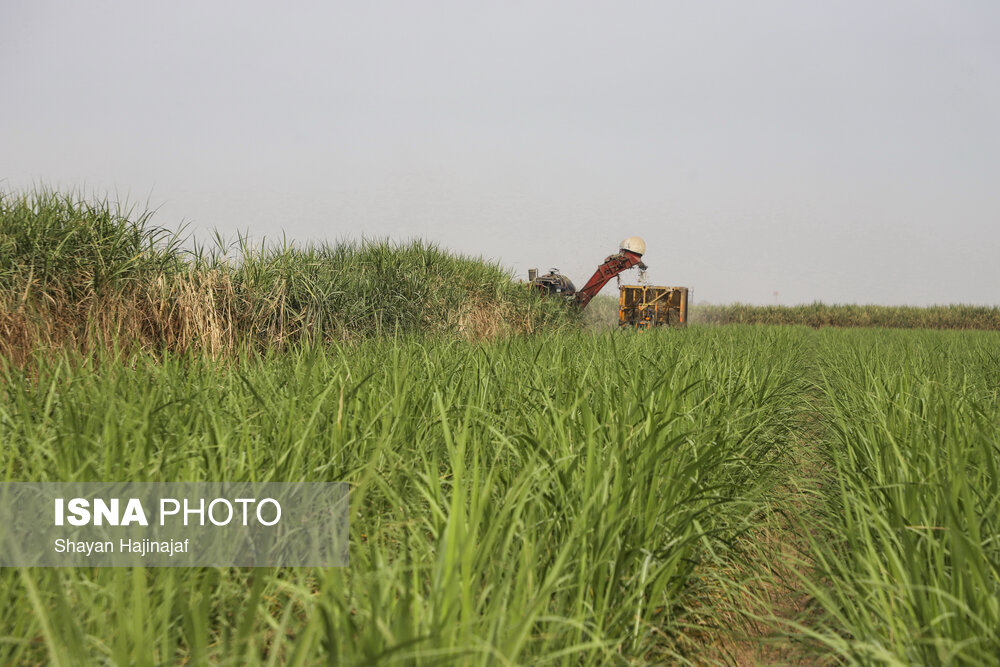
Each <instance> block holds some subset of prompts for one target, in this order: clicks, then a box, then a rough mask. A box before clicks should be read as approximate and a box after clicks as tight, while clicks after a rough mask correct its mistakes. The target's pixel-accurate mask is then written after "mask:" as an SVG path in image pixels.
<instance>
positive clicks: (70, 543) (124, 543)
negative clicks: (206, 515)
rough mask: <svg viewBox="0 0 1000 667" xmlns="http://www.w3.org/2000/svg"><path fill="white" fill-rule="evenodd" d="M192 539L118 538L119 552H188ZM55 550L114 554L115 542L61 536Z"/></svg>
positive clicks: (64, 552) (170, 554) (141, 553)
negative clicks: (79, 539) (69, 538)
mask: <svg viewBox="0 0 1000 667" xmlns="http://www.w3.org/2000/svg"><path fill="white" fill-rule="evenodd" d="M189 542H190V540H184V541H181V540H149V539H143V540H129V539H121V540H118V547H119V551H118V553H123V554H129V553H130V554H133V555H135V556H140V557H145V555H146V554H166V555H168V556H173V555H174V554H186V553H188V543H189ZM55 551H56V553H60V554H67V553H68V554H86V555H88V556H90V555H91V554H113V553H115V544H114V542H113V541H112V540H98V541H77V540H67V539H63V538H59V539H57V540H56V541H55Z"/></svg>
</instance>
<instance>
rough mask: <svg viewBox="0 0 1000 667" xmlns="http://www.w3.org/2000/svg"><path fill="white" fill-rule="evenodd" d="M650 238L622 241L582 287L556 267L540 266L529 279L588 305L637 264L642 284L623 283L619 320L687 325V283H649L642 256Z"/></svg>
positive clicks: (552, 292) (640, 324) (626, 324)
mask: <svg viewBox="0 0 1000 667" xmlns="http://www.w3.org/2000/svg"><path fill="white" fill-rule="evenodd" d="M645 252H646V242H645V241H643V240H642V239H641V238H639V237H638V236H630V237H629V238H627V239H625V240H624V241H622V242H621V243H620V244H619V250H618V252H617V253H616V254H614V255H611V256H609V257H606V258H605V259H604V262H602V263H601V265H600V266H598V267H597V270H596V271H594V275H592V276H591V277H590V280H588V281H587V283H586V284H585V285H584V286H583V287H582V288H581V289H579V290H577V289H576V287H575V286H574V285H573V282H572V281H571V280H570V279H569V278H567V277H566V276H564V275H562V274H560V273H559V271H558V269H552V270H551V271H549V273H547V274H545V275H542V276H539V275H538V270H537V269H532V270H530V271H528V280H529V281H530V282H531V284H532V285H533V286H534V287H536V288H537V289H539V290H540V291H542V292H543V293H544V294H550V295H561V296H563V297H564V298H567V299H570V300H572V301H573V302H574V303H575V304H576V305H577V306H578V307H580V308H586V307H587V304H589V303H590V301H591V299H593V298H594V297H595V296H597V293H598V292H600V291H601V289H602V288H603V287H604V286H605V285H607V284H608V282H609V281H610V280H611V279H612V278H615V277H617V276H619V275H620V274H621V273H622V272H624V271H627V270H629V269H631V268H633V267H638V268H639V270H640V283H642V284H639V285H622V286H621V287H620V296H619V302H618V303H619V310H618V324H619V326H622V327H636V328H647V327H651V326H661V325H667V326H684V325H685V324H687V305H688V303H687V302H688V299H687V296H688V290H687V288H686V287H659V286H653V285H647V284H645V279H644V274H645V271H646V268H647V267H646V265H645V264H644V263H643V262H642V256H643V255H644V254H645Z"/></svg>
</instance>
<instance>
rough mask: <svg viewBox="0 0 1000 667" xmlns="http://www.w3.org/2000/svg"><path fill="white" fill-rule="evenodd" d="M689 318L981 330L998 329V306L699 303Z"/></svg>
mask: <svg viewBox="0 0 1000 667" xmlns="http://www.w3.org/2000/svg"><path fill="white" fill-rule="evenodd" d="M691 321H692V322H696V323H700V324H799V325H805V326H810V327H815V328H820V327H877V328H887V329H982V330H990V331H1000V307H996V306H973V305H963V304H954V305H940V306H926V307H919V306H879V305H855V304H832V305H829V304H824V303H820V302H816V303H812V304H808V305H802V306H751V305H747V304H741V303H734V304H730V305H711V304H699V305H697V306H695V307H693V308H692V309H691Z"/></svg>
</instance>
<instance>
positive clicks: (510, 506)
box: [0, 329, 802, 665]
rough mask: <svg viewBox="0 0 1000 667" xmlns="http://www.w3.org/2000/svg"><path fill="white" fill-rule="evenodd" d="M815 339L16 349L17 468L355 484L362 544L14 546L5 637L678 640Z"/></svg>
mask: <svg viewBox="0 0 1000 667" xmlns="http://www.w3.org/2000/svg"><path fill="white" fill-rule="evenodd" d="M801 339H802V332H800V331H797V330H768V331H763V330H762V331H754V330H744V331H743V332H741V333H740V334H738V335H734V333H733V332H732V331H729V330H723V329H719V330H689V331H662V332H653V333H651V334H644V335H638V334H625V335H620V334H614V335H610V336H607V335H606V336H592V335H588V334H576V335H569V334H557V335H550V336H544V337H537V338H531V339H516V340H506V341H498V342H494V343H489V344H471V343H463V342H447V341H438V342H426V341H423V342H422V341H419V340H403V339H400V340H378V341H370V342H367V343H362V344H360V345H355V346H351V347H346V348H331V349H327V350H318V349H300V350H297V351H291V352H281V353H272V354H268V355H265V356H263V357H256V356H255V357H247V358H244V359H241V360H239V361H238V362H235V363H229V364H225V365H220V364H219V363H217V362H212V361H211V360H210V359H207V358H205V357H203V356H173V355H168V356H166V357H165V358H162V359H155V358H151V357H148V356H146V355H136V356H132V357H130V358H127V359H120V360H117V361H116V360H111V359H104V358H102V359H100V362H99V364H98V366H97V368H96V369H95V367H92V366H89V365H86V366H81V365H80V359H79V358H74V357H73V356H64V357H61V358H60V359H58V360H54V361H48V362H42V363H40V364H39V365H38V367H37V370H38V372H37V376H35V375H34V374H32V375H28V374H26V373H25V372H23V371H19V370H16V369H14V368H12V367H8V368H7V369H6V370H5V375H4V376H3V378H2V380H0V382H2V386H3V388H4V389H3V401H2V402H0V441H2V442H3V447H2V449H0V452H2V453H0V466H2V470H3V474H4V477H5V479H9V480H35V481H43V480H53V481H55V480H60V481H65V480H134V481H161V480H173V481H200V480H228V481H243V480H257V481H286V480H288V481H294V480H313V481H321V480H343V481H348V482H350V483H351V485H352V489H351V511H352V514H351V538H352V539H351V545H352V546H351V555H350V557H351V563H350V567H348V568H345V569H305V568H302V569H271V570H265V569H258V570H239V569H228V570H227V569H208V568H192V569H176V570H175V569H150V570H145V569H139V568H135V569H124V570H113V569H108V570H100V569H97V570H93V569H83V568H77V569H55V570H41V569H25V570H20V571H14V570H9V569H8V570H3V571H2V572H0V580H2V584H0V619H2V621H0V627H2V628H4V629H5V630H4V636H3V637H2V638H0V652H2V655H0V661H2V662H4V663H13V664H17V663H39V662H46V661H51V662H53V663H61V664H75V663H77V662H78V661H81V660H84V659H89V660H91V661H94V662H101V661H111V662H114V663H116V664H126V663H131V662H133V661H138V662H140V663H141V662H142V660H145V661H146V663H147V664H159V663H164V662H173V661H184V660H188V661H192V662H195V663H199V662H201V661H203V660H207V661H209V662H211V663H213V664H215V663H218V664H261V663H267V662H268V661H276V662H277V663H278V664H285V663H289V664H312V663H315V662H317V661H325V660H330V661H332V662H333V663H335V664H371V663H373V662H384V663H390V662H401V663H404V664H439V663H440V662H441V661H442V660H459V661H461V662H463V663H468V664H497V663H499V664H523V663H526V662H538V661H543V660H544V661H550V662H558V663H572V664H595V665H603V664H609V663H621V664H626V663H628V662H640V663H641V662H647V663H658V662H662V661H664V660H677V659H680V658H679V656H680V655H682V654H683V652H684V651H686V650H690V646H689V645H687V646H688V648H685V646H686V644H685V641H684V637H685V633H687V632H688V630H689V629H690V628H691V627H692V626H693V625H694V624H695V623H696V622H698V623H701V624H702V625H704V624H705V623H706V622H707V621H706V620H705V618H706V617H707V616H709V614H710V610H709V611H706V610H704V609H702V610H700V611H699V613H700V614H701V616H696V614H695V611H698V610H695V609H694V608H693V607H692V606H691V602H692V601H693V600H696V599H698V598H699V596H700V595H701V594H702V593H703V592H704V591H703V589H704V586H705V584H704V582H703V579H704V577H705V575H706V573H707V572H710V571H712V569H713V568H715V567H716V566H717V565H718V564H719V563H723V562H725V561H726V560H727V559H729V558H732V557H736V555H737V551H736V549H737V547H738V539H737V538H738V536H739V535H741V534H744V533H745V532H746V531H748V530H750V529H752V528H753V527H754V525H755V521H756V520H757V518H759V516H761V515H762V513H763V508H764V507H765V506H766V499H767V497H768V496H769V494H771V493H773V490H774V486H775V484H776V483H777V482H778V480H779V479H780V477H781V475H780V471H781V470H782V467H781V461H782V460H783V456H784V454H783V452H784V448H785V447H786V446H787V438H788V435H789V429H790V421H791V419H792V417H793V414H794V412H795V411H794V406H795V403H796V401H797V398H796V397H797V396H798V395H799V394H800V392H801V384H800V382H799V379H798V376H797V374H796V372H795V367H796V363H797V355H796V353H795V351H794V350H796V349H797V348H798V347H799V346H800V345H801ZM748 351H752V352H753V354H751V355H748V354H747V352H748ZM761 360H766V361H767V363H766V364H761V363H759V362H760V361H761ZM709 620H710V619H709ZM702 630H704V627H703V628H702ZM136 656H142V658H141V660H140V659H138V658H137V657H136Z"/></svg>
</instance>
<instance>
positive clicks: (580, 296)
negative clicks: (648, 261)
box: [576, 250, 645, 308]
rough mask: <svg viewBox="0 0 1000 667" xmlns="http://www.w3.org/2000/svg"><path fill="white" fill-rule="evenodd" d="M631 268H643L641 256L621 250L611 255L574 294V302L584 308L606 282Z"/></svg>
mask: <svg viewBox="0 0 1000 667" xmlns="http://www.w3.org/2000/svg"><path fill="white" fill-rule="evenodd" d="M633 266H638V267H639V268H645V265H644V264H643V263H642V255H639V254H637V253H634V252H632V251H631V250H622V251H621V252H620V253H618V254H617V255H611V257H608V258H607V259H605V260H604V263H603V264H601V265H600V266H599V267H597V270H596V271H594V275H592V276H591V277H590V280H588V281H587V284H586V285H584V286H583V288H582V289H580V290H579V291H578V292H577V293H576V302H577V303H578V304H580V307H581V308H586V307H587V304H588V303H590V300H591V299H593V298H594V297H595V296H597V293H598V292H600V291H601V288H602V287H604V286H605V285H607V284H608V281H609V280H611V279H612V278H614V277H615V276H617V275H618V274H619V273H621V272H622V271H626V270H628V269H631V268H632V267H633Z"/></svg>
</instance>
